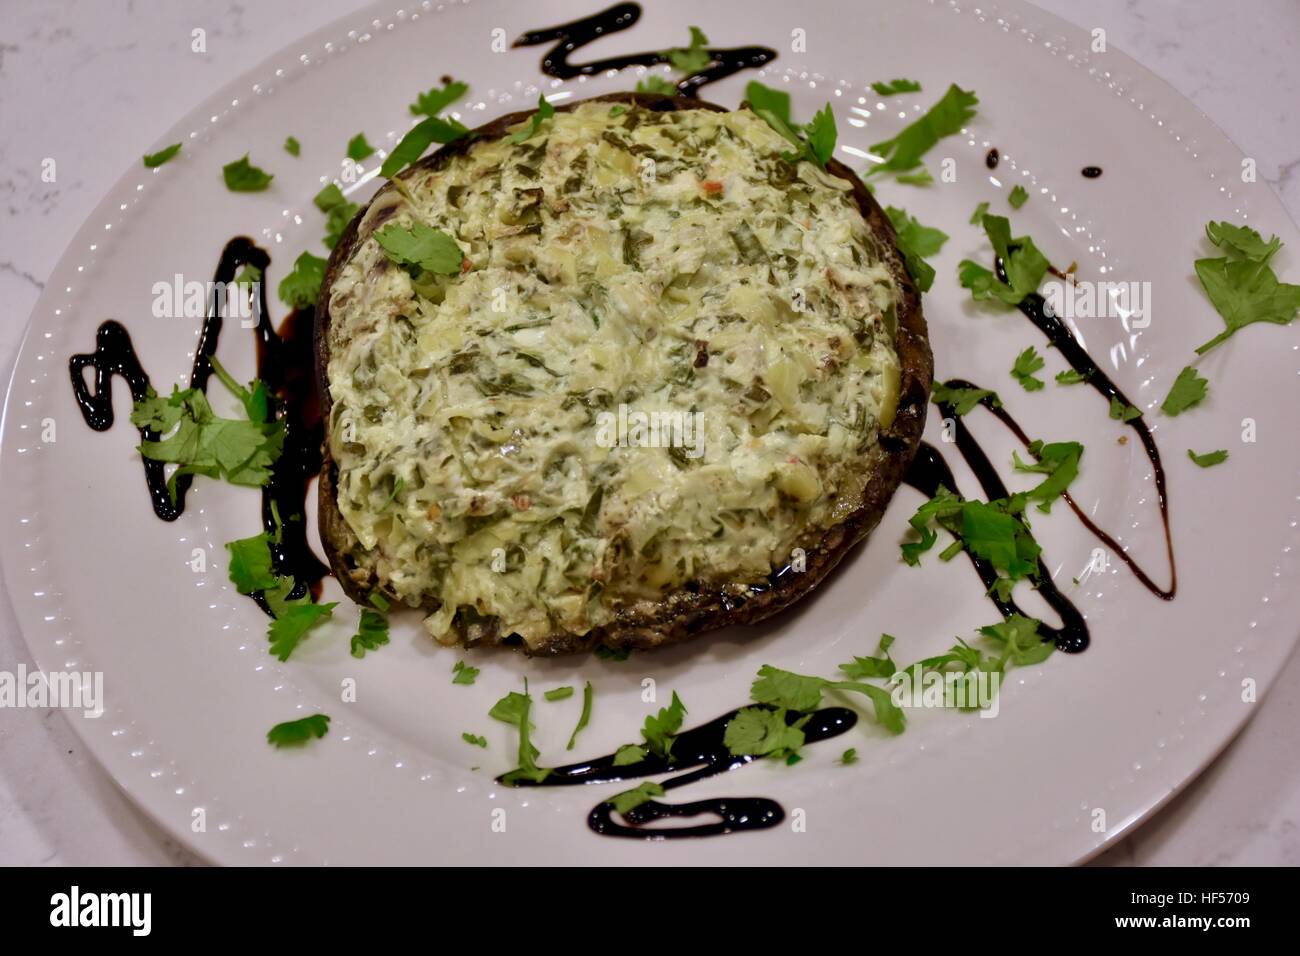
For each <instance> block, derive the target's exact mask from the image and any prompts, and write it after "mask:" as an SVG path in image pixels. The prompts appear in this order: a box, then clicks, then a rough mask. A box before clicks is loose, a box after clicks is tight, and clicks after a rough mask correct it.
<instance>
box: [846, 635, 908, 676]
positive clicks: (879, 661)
mask: <svg viewBox="0 0 1300 956" xmlns="http://www.w3.org/2000/svg"><path fill="white" fill-rule="evenodd" d="M893 644H894V638H893V637H892V636H890V635H889V634H881V635H880V645H879V647H878V648H877V649H876V653H877V654H879V655H880V656H879V657H854V658H853V661H852V662H851V663H848V664H841V665H840V670H842V671H843V672H844V676H845V677H848V678H851V679H854V680H863V679H869V678H881V677H883V678H889V677H893V676H894V673H895V672H896V671H897V670H898V665H896V664H895V663H894V661H893V659H892V658H891V657H890V656H889V648H890V647H892V646H893Z"/></svg>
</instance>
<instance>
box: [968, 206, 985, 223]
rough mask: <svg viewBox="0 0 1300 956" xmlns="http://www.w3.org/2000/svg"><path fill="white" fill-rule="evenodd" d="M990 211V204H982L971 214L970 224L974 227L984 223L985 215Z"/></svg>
mask: <svg viewBox="0 0 1300 956" xmlns="http://www.w3.org/2000/svg"><path fill="white" fill-rule="evenodd" d="M988 211H989V204H988V203H986V202H982V203H980V204H979V205H978V206H976V207H975V211H974V212H973V213H971V217H970V224H971V225H972V226H978V225H979V224H980V223H981V222H983V221H984V215H985V213H987V212H988Z"/></svg>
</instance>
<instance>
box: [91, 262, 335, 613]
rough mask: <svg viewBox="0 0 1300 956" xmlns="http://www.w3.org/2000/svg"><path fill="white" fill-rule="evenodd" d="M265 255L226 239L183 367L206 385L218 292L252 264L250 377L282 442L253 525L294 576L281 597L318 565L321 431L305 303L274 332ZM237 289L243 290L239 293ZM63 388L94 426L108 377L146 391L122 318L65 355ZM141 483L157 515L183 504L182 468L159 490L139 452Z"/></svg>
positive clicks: (109, 403) (296, 593)
mask: <svg viewBox="0 0 1300 956" xmlns="http://www.w3.org/2000/svg"><path fill="white" fill-rule="evenodd" d="M270 263H271V257H270V256H269V255H268V254H267V253H266V251H265V250H263V249H261V248H259V247H258V246H257V245H255V244H254V243H253V241H252V240H251V239H246V238H244V237H242V236H241V237H237V238H235V239H231V240H230V241H229V242H228V243H226V247H225V249H223V250H222V253H221V261H220V262H219V263H218V264H217V271H216V274H215V275H214V276H213V284H214V288H213V292H212V295H211V297H210V298H209V301H208V309H207V314H206V315H205V317H204V319H203V325H202V327H201V328H200V330H199V344H198V347H197V348H196V349H195V354H194V364H193V366H192V367H191V369H190V383H189V387H190V388H196V389H199V390H201V391H206V390H207V387H208V382H209V381H210V379H211V377H212V362H211V361H209V359H210V358H211V356H212V355H213V354H215V353H216V350H217V343H218V342H219V341H220V339H221V332H222V328H223V326H224V325H225V319H226V307H227V305H228V303H227V294H228V291H229V289H230V288H237V287H236V286H234V279H235V273H236V271H237V270H239V269H241V268H242V267H244V266H251V267H253V268H254V269H257V270H258V272H259V273H260V274H261V276H262V280H261V281H260V282H259V283H258V284H257V288H258V297H257V298H256V299H255V300H253V302H252V305H253V308H254V309H255V310H256V312H255V314H256V316H257V325H256V326H255V327H254V329H253V333H254V335H255V337H256V340H257V377H258V378H259V379H261V380H262V381H263V382H265V383H266V385H267V388H268V390H269V392H270V394H271V395H272V396H273V397H274V399H275V401H274V402H273V403H272V406H273V407H272V408H270V409H269V410H268V412H267V415H268V421H269V420H273V417H274V416H275V415H277V414H278V415H279V416H280V420H281V421H283V422H284V425H285V438H284V448H283V451H282V452H281V453H280V457H279V459H277V461H276V465H275V468H274V469H273V471H272V477H271V480H270V481H269V482H268V483H267V484H266V485H265V486H264V487H263V488H262V527H263V530H265V531H267V532H268V533H272V534H273V533H275V532H276V530H277V523H276V515H277V514H278V516H279V525H278V527H279V528H280V541H279V543H278V544H276V545H273V546H272V548H271V558H272V567H274V569H275V571H276V573H277V574H281V575H285V576H289V577H292V578H293V579H294V587H293V590H292V591H291V592H290V593H289V595H288V596H289V597H290V598H298V597H302V596H304V595H306V594H307V593H309V592H311V593H313V594H314V593H316V592H317V590H318V587H319V584H320V582H321V579H322V578H323V577H324V576H325V573H326V570H327V569H326V567H325V566H324V565H323V564H322V563H321V562H320V561H319V560H318V559H317V558H316V555H315V554H314V553H313V552H312V550H311V548H310V547H309V546H308V544H307V521H306V498H307V488H308V484H309V482H310V481H311V479H312V478H313V477H315V475H316V474H317V473H319V471H320V464H321V453H320V443H321V439H322V436H323V430H322V427H321V420H320V406H319V403H318V402H317V399H316V394H315V389H314V386H313V383H312V377H311V371H310V370H311V368H312V357H311V335H312V326H313V324H314V323H313V321H312V310H311V309H310V308H308V309H302V310H298V311H296V312H293V313H291V314H290V315H289V317H288V318H286V319H285V322H284V324H283V325H282V326H281V328H280V331H279V332H277V331H276V330H275V328H274V326H272V324H271V320H270V318H269V317H268V316H269V313H268V312H267V308H266V269H267V267H268V266H269V265H270ZM240 294H243V293H242V291H241V293H240ZM91 368H93V369H94V380H93V387H92V386H91V385H89V384H87V382H86V370H87V369H91ZM68 373H69V375H70V376H71V378H72V392H73V396H74V397H75V398H76V401H77V405H78V406H79V407H80V409H81V415H82V418H84V419H85V421H86V424H87V425H89V426H90V427H91V428H93V429H95V430H96V431H107V430H108V429H109V428H111V427H112V426H113V420H114V415H113V389H112V379H113V376H114V375H117V376H120V377H121V378H123V379H124V380H125V381H126V383H127V386H128V387H129V388H130V390H131V398H132V400H133V401H136V402H138V401H140V400H141V399H143V398H145V397H146V396H147V395H148V394H149V393H150V391H151V390H152V387H151V385H150V382H149V376H148V374H147V373H146V372H145V370H144V367H143V366H142V365H141V364H140V359H139V356H138V355H137V354H136V351H135V346H134V345H133V344H132V342H131V336H130V334H129V333H128V332H127V330H126V329H125V328H124V327H123V326H122V324H121V323H119V322H116V321H114V320H112V319H109V320H108V321H106V322H104V323H103V324H102V325H100V327H99V330H98V332H97V333H96V336H95V351H94V352H91V353H89V354H79V355H74V356H72V357H71V358H70V359H69V360H68ZM140 437H141V439H143V440H147V441H155V440H157V439H158V437H159V436H158V435H157V434H156V433H154V432H153V431H151V430H150V429H145V428H142V429H140ZM142 460H143V461H144V473H145V484H146V486H147V487H148V489H149V497H150V499H151V500H152V502H153V509H154V513H155V514H156V515H157V516H158V517H159V518H161V519H163V520H164V521H175V520H176V519H177V518H179V517H180V516H181V514H182V513H184V511H185V496H186V493H187V492H188V491H189V488H190V483H191V481H192V476H190V475H188V474H181V475H179V476H177V478H176V480H175V482H174V483H173V484H174V487H175V491H176V497H175V500H174V501H173V500H172V496H171V494H170V492H169V490H168V488H167V476H166V473H165V471H164V467H163V463H162V462H159V461H151V460H149V459H147V458H142ZM253 597H254V599H255V600H256V601H257V603H258V605H259V606H261V608H262V609H263V610H264V611H266V612H267V613H268V614H269V613H271V612H270V608H269V607H268V606H267V604H266V601H265V599H264V598H263V596H262V595H261V594H255V595H254V596H253Z"/></svg>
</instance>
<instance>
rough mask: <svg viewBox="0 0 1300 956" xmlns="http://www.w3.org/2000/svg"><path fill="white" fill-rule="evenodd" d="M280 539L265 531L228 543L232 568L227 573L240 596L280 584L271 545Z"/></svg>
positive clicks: (227, 547)
mask: <svg viewBox="0 0 1300 956" xmlns="http://www.w3.org/2000/svg"><path fill="white" fill-rule="evenodd" d="M278 537H279V535H278V534H276V535H271V534H268V533H267V532H265V531H264V532H262V533H261V534H258V535H254V536H253V537H251V538H239V539H238V540H235V541H228V542H226V549H227V550H228V551H230V566H229V567H228V568H227V570H226V573H227V574H228V575H229V576H230V581H231V583H232V584H234V586H235V590H236V591H238V592H239V593H240V594H253V593H255V592H257V591H265V590H268V589H269V588H273V587H275V586H276V585H278V584H279V583H280V578H279V575H277V574H276V573H275V570H274V568H273V566H272V560H271V545H272V544H274V543H276V541H277V539H278Z"/></svg>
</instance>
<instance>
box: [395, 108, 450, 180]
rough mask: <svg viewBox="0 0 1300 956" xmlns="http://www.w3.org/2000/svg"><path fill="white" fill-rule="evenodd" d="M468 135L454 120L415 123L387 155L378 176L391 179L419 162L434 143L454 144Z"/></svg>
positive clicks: (436, 119) (428, 119) (439, 119)
mask: <svg viewBox="0 0 1300 956" xmlns="http://www.w3.org/2000/svg"><path fill="white" fill-rule="evenodd" d="M467 135H469V130H468V129H466V128H465V127H464V126H462V125H461V124H460V123H458V122H456V121H455V120H444V119H442V118H440V117H437V116H429V117H426V118H425V119H423V120H421V121H420V122H418V123H416V124H415V125H414V126H412V127H411V129H410V130H409V131H408V132H407V134H406V135H405V136H403V137H402V139H401V142H399V143H398V144H397V145H396V146H395V147H393V151H392V152H391V153H389V154H388V158H387V159H385V160H384V164H383V165H382V166H380V167H379V175H381V176H383V177H384V178H385V179H392V178H393V177H394V176H395V175H397V174H398V173H399V172H401V171H402V170H403V169H405V168H406V167H407V166H409V165H411V164H412V163H414V162H416V161H417V160H419V158H420V157H421V156H423V155H424V151H425V150H426V149H428V148H429V147H430V146H431V145H432V144H434V143H442V144H446V143H454V142H456V140H458V139H461V138H462V137H464V136H467Z"/></svg>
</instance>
